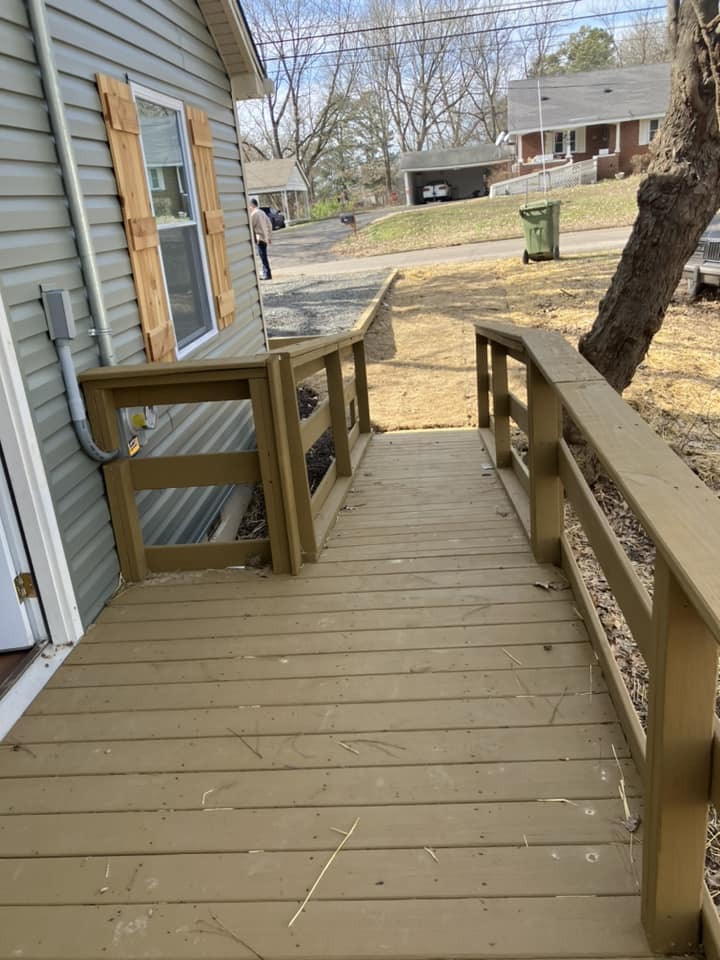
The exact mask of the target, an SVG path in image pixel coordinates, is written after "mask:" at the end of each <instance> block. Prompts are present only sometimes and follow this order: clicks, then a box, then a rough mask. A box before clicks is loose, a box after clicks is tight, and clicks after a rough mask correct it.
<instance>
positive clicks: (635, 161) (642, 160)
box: [630, 153, 650, 174]
mask: <svg viewBox="0 0 720 960" xmlns="http://www.w3.org/2000/svg"><path fill="white" fill-rule="evenodd" d="M649 166H650V154H649V153H636V154H635V156H634V157H630V169H631V170H632V172H633V174H638V173H646V172H647V168H648V167H649Z"/></svg>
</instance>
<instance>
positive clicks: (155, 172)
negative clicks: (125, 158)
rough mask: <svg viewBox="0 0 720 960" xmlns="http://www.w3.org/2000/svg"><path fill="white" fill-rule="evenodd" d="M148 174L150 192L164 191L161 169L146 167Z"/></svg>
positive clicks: (163, 177)
mask: <svg viewBox="0 0 720 960" xmlns="http://www.w3.org/2000/svg"><path fill="white" fill-rule="evenodd" d="M148 174H149V176H150V189H151V190H164V189H165V174H164V173H163V171H162V167H148Z"/></svg>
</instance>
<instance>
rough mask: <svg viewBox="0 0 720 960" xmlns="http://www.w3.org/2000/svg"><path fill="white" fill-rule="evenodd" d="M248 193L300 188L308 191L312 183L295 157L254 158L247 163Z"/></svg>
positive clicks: (304, 191)
mask: <svg viewBox="0 0 720 960" xmlns="http://www.w3.org/2000/svg"><path fill="white" fill-rule="evenodd" d="M245 181H246V186H247V190H248V193H275V192H277V191H279V190H299V191H301V192H303V193H306V192H307V191H308V190H309V189H310V184H309V183H308V179H307V177H306V176H305V174H304V172H303V169H302V167H301V166H300V164H299V163H298V162H297V160H296V159H295V157H288V158H287V159H285V160H252V161H250V162H248V163H246V164H245Z"/></svg>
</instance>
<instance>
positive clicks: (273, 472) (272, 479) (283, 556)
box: [250, 377, 294, 573]
mask: <svg viewBox="0 0 720 960" xmlns="http://www.w3.org/2000/svg"><path fill="white" fill-rule="evenodd" d="M250 399H251V400H252V409H253V419H254V420H255V437H256V443H257V451H258V459H259V460H260V476H261V478H262V487H263V496H264V499H265V515H266V517H267V525H268V532H269V534H270V550H271V552H272V565H273V570H274V572H275V573H293V572H294V571H293V560H292V550H291V545H290V540H289V536H288V517H287V515H286V510H285V501H284V498H283V491H282V478H281V475H280V461H279V456H278V447H277V437H276V434H275V424H274V423H273V413H272V401H271V398H270V389H269V386H268V381H267V379H260V377H257V378H255V377H253V378H252V379H251V380H250Z"/></svg>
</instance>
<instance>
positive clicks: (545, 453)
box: [527, 360, 564, 566]
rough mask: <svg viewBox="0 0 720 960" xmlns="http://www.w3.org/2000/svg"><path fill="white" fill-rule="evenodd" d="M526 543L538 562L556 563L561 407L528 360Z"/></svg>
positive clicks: (560, 520)
mask: <svg viewBox="0 0 720 960" xmlns="http://www.w3.org/2000/svg"><path fill="white" fill-rule="evenodd" d="M527 396H528V469H529V471H530V542H531V545H532V549H533V554H534V555H535V559H536V560H537V561H538V563H554V564H556V565H558V566H559V565H560V561H561V557H560V542H561V537H562V532H563V524H564V520H563V489H562V483H561V481H560V464H559V457H558V451H559V448H560V438H561V436H562V406H561V404H560V400H559V399H558V396H557V394H556V393H555V390H554V388H553V387H552V385H551V384H549V383H548V382H547V380H546V379H545V377H544V376H543V375H542V373H541V372H540V371H539V370H538V368H537V367H536V366H535V364H534V363H533V362H532V360H528V365H527Z"/></svg>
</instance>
